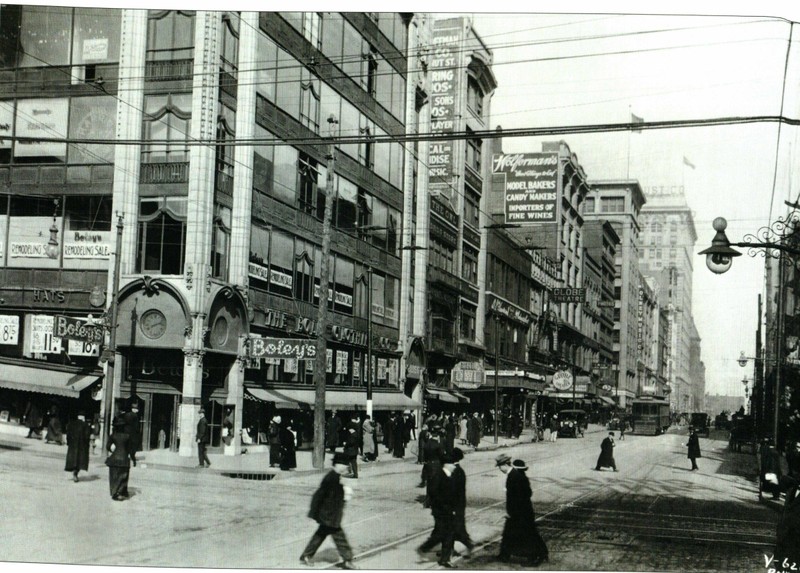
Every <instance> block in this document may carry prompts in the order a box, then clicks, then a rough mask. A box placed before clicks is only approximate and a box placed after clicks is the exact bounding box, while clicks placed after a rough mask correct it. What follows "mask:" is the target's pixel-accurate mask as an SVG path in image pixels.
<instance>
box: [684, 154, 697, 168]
mask: <svg viewBox="0 0 800 573" xmlns="http://www.w3.org/2000/svg"><path fill="white" fill-rule="evenodd" d="M683 164H684V165H688V166H689V167H691V168H692V169H694V168H695V167H694V163H692V162H691V161H689V160H688V159H686V156H685V155H684V156H683Z"/></svg>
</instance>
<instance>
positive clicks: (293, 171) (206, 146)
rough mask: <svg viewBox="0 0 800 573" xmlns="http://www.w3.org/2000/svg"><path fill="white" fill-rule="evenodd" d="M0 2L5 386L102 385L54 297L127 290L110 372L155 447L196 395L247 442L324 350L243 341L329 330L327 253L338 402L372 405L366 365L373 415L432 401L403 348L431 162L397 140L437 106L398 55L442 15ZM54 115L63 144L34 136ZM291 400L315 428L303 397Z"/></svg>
mask: <svg viewBox="0 0 800 573" xmlns="http://www.w3.org/2000/svg"><path fill="white" fill-rule="evenodd" d="M0 21H2V30H0V34H2V35H3V39H4V42H3V46H4V48H3V50H4V51H3V57H2V61H0V66H2V70H0V74H2V75H3V81H4V82H5V83H6V85H7V86H9V87H8V89H7V90H5V91H4V93H3V95H2V96H0V98H2V99H1V100H0V113H2V120H0V124H1V125H2V126H3V127H4V129H5V131H7V132H8V135H10V138H8V139H6V138H3V140H2V141H3V144H2V148H3V149H2V153H0V176H2V177H3V179H4V181H5V182H6V183H7V186H6V191H4V193H5V194H4V195H2V196H0V205H3V208H2V210H0V214H2V215H0V219H2V223H0V224H1V225H2V230H3V236H4V237H6V239H5V240H3V241H2V243H3V245H4V248H3V249H2V257H3V258H2V260H3V265H4V266H3V269H2V272H3V284H2V288H3V292H2V294H0V296H1V297H2V300H3V304H4V305H6V308H7V309H8V310H5V309H4V312H3V313H2V314H3V315H5V316H4V318H3V319H2V320H3V321H4V322H6V323H9V324H14V325H15V331H16V332H17V337H16V338H15V342H14V343H13V344H6V345H0V348H2V349H3V350H2V356H3V358H2V360H3V361H4V364H6V365H7V367H6V366H4V369H3V370H4V372H6V373H7V372H11V371H12V367H13V370H14V371H18V372H19V373H20V375H19V376H18V378H21V377H24V378H25V380H24V381H20V380H16V378H15V379H14V380H10V381H9V379H10V378H11V377H10V376H3V377H0V378H2V379H4V380H5V382H4V383H0V386H4V387H6V388H8V387H9V386H10V387H12V388H15V387H17V386H19V385H20V384H23V383H24V384H35V385H36V388H35V390H37V391H38V392H41V393H43V394H42V395H40V396H36V398H37V399H41V400H42V401H45V399H46V398H48V399H49V397H50V396H52V395H57V394H69V395H77V396H79V397H80V398H81V399H82V400H84V402H86V403H87V404H88V405H90V404H91V402H90V401H91V396H88V397H87V396H85V395H84V394H83V393H80V392H79V390H80V388H83V387H86V386H90V385H91V384H95V385H96V383H97V381H98V379H99V371H98V370H97V362H98V360H97V356H96V355H97V348H96V347H95V346H92V345H88V346H89V347H88V348H87V347H83V348H81V349H76V351H74V352H73V351H72V350H73V349H72V344H70V346H69V347H67V346H66V344H64V342H63V341H62V342H61V343H60V344H59V343H58V342H57V341H55V340H54V338H53V336H52V334H53V332H52V324H53V315H55V314H60V315H68V316H72V317H76V318H77V317H85V316H86V315H87V314H89V313H94V314H99V313H100V312H102V310H103V307H104V306H106V305H107V301H108V298H109V296H108V295H111V294H116V295H117V301H118V303H119V306H118V310H119V312H118V316H119V319H118V324H117V332H116V335H117V339H116V346H117V348H116V350H117V355H116V357H115V360H114V363H115V369H114V373H115V379H114V380H108V381H104V382H103V383H104V384H113V389H114V397H115V399H116V400H117V401H131V400H136V401H138V402H139V403H140V406H141V413H142V437H143V442H144V443H143V446H144V448H145V449H147V448H149V447H154V446H155V445H157V441H158V436H159V434H160V433H161V432H162V431H163V432H164V433H165V434H166V446H167V447H171V448H173V449H176V450H179V451H180V454H181V455H187V456H188V455H191V454H192V448H193V444H194V439H193V438H194V436H193V432H194V427H195V423H196V419H197V412H198V409H199V407H201V406H202V407H204V408H205V410H206V414H207V417H208V418H209V420H210V423H211V435H212V447H219V448H220V449H223V443H224V442H225V441H223V440H222V439H221V438H222V431H221V423H222V419H223V416H224V415H225V414H228V413H229V414H230V415H231V417H232V418H233V419H234V420H235V428H234V432H233V435H234V436H238V435H239V432H238V430H239V429H241V428H244V429H250V430H252V432H251V435H252V437H253V438H255V437H256V436H257V434H258V433H259V430H260V429H262V428H263V425H264V423H265V422H266V417H267V415H268V414H269V413H271V412H273V411H275V410H276V409H278V410H279V409H281V408H292V409H296V408H298V407H300V405H302V404H310V403H313V394H314V391H313V386H312V379H313V375H312V372H313V360H310V359H309V358H308V356H307V355H306V356H293V357H291V358H270V359H268V360H262V361H260V362H257V361H251V360H249V359H248V352H247V343H246V342H245V341H251V342H252V340H255V339H257V338H259V337H261V338H267V337H269V338H277V339H286V338H292V339H306V340H311V339H312V338H315V336H316V329H317V325H316V317H317V306H318V303H319V297H320V296H321V293H320V290H321V289H320V287H319V285H320V282H321V280H322V267H323V266H325V264H326V263H327V266H328V267H329V271H330V272H329V273H328V276H329V278H330V286H329V289H328V293H326V295H325V296H327V299H328V309H329V313H328V314H329V320H328V332H327V334H328V341H329V342H328V354H327V357H325V358H323V359H327V360H326V362H327V380H326V382H327V385H328V392H327V396H326V403H327V406H328V407H329V408H339V409H345V410H354V409H361V408H363V406H364V403H365V401H366V400H365V398H366V395H365V391H364V386H365V385H366V380H367V379H368V378H369V381H370V384H371V385H372V386H373V387H374V390H375V392H374V394H373V400H374V408H375V410H376V411H378V412H385V411H386V410H389V409H392V410H395V409H404V408H417V407H419V406H420V401H419V389H418V387H417V386H418V381H419V379H420V376H419V375H418V376H417V377H416V378H415V377H414V376H407V375H406V372H405V370H406V368H405V365H406V363H409V364H411V365H412V366H413V365H414V360H413V359H409V357H410V356H412V355H414V352H413V351H412V348H411V346H412V345H411V341H413V338H409V337H408V336H407V334H408V333H410V332H411V331H412V329H411V326H410V324H409V323H410V318H409V317H414V316H417V314H419V312H424V306H425V305H424V304H423V305H419V306H422V307H423V310H422V311H419V306H417V307H412V305H411V293H412V292H413V291H412V290H404V289H403V287H402V281H401V278H402V277H403V276H408V275H406V274H405V271H406V270H407V269H408V270H412V266H413V265H412V261H411V258H413V257H414V256H415V255H416V253H415V251H414V250H412V249H410V248H407V247H411V246H413V245H412V242H413V241H412V237H413V234H412V233H410V232H407V231H408V229H409V224H410V222H411V221H412V220H413V219H414V216H415V215H414V210H415V205H414V199H413V193H412V191H413V190H415V189H417V188H418V187H420V186H424V183H420V181H423V180H424V179H425V175H424V174H425V173H426V170H427V168H428V165H427V163H426V158H427V156H426V154H425V153H416V152H417V151H418V149H411V148H410V146H407V145H406V144H405V143H404V142H403V138H404V136H406V135H407V134H409V133H411V132H414V131H419V130H420V125H424V124H425V121H426V119H425V118H426V113H427V112H426V111H425V107H426V105H427V103H426V102H428V101H429V100H428V92H427V91H426V89H427V88H426V82H425V73H424V71H423V70H424V66H421V65H419V63H418V62H417V60H409V59H408V55H409V54H414V55H419V54H422V53H424V52H423V51H422V50H421V48H423V47H425V46H427V45H428V41H429V39H430V28H429V27H430V25H431V21H430V19H429V18H428V17H426V16H425V15H414V14H393V13H380V14H378V13H370V14H367V13H336V14H334V13H318V12H294V13H280V14H279V13H256V12H241V13H238V12H224V11H217V12H211V11H174V10H99V9H97V10H96V9H82V8H76V9H71V8H70V9H64V8H60V7H59V8H53V9H50V8H47V7H41V6H35V7H27V6H24V7H13V6H12V7H7V6H3V7H2V17H0ZM9 46H14V49H11V48H9ZM490 91H491V90H486V92H487V93H488V92H490ZM330 116H333V118H334V119H335V120H337V121H336V122H334V123H329V122H328V121H327V119H328V118H329V117H330ZM6 126H8V127H6ZM42 134H46V135H47V136H50V137H51V138H52V139H53V140H54V141H46V142H41V141H38V142H35V141H33V140H32V139H29V138H32V137H33V138H36V137H37V136H38V137H41V136H42ZM331 136H332V137H333V141H335V142H336V151H335V153H334V154H333V155H334V157H335V162H333V161H332V159H331V157H330V155H331V154H330V141H331V139H330V138H331ZM67 137H68V138H70V140H71V142H70V143H66V142H61V141H58V140H59V139H65V138H67ZM83 141H87V143H85V144H84V143H82V142H83ZM115 141H116V142H118V143H119V142H123V141H124V142H125V145H113V143H114V142H115ZM332 166H333V167H334V169H333V171H331V169H330V168H331V167H332ZM330 195H333V213H332V230H331V245H332V246H331V250H330V257H329V259H328V261H323V260H322V258H323V255H322V253H323V249H322V241H323V228H324V225H323V218H324V214H325V203H326V198H327V197H328V196H330ZM31 196H33V197H34V199H33V200H32V199H31ZM23 197H24V199H23ZM54 199H56V200H57V205H56V208H55V212H54V209H53V208H54V201H53V200H54ZM417 207H418V205H417ZM462 207H463V205H461V204H458V205H456V206H454V208H458V209H461V208H462ZM117 214H118V215H119V216H121V222H122V232H121V241H120V248H119V250H118V251H117V252H116V253H114V251H116V249H115V248H114V246H113V244H112V243H113V224H114V223H115V222H116V221H117V216H116V215H117ZM425 215H426V217H427V213H425ZM51 224H52V225H54V227H55V231H54V232H53V233H54V236H55V243H56V248H55V249H52V248H51V249H47V248H46V247H45V245H44V243H45V242H46V241H47V237H48V227H50V225H51ZM416 224H417V228H426V229H427V225H426V224H425V223H422V222H421V221H420V220H419V219H418V220H417V222H416ZM476 234H477V233H476ZM459 240H460V239H459ZM478 246H479V245H478ZM53 250H55V254H54V257H53V258H48V257H47V256H46V254H47V253H48V252H49V251H53ZM114 254H116V256H117V257H118V259H119V264H120V269H121V273H120V275H121V276H120V280H119V289H118V290H116V289H115V288H114V286H115V285H114V281H113V280H112V276H111V273H107V268H108V266H109V262H110V257H111V256H112V255H114ZM414 262H416V263H418V262H419V261H414ZM425 266H426V265H425V264H423V265H422V267H423V268H425ZM418 267H419V265H418ZM453 274H457V273H456V272H454V273H453ZM459 285H460V283H459ZM475 287H476V289H477V285H475ZM459 288H461V287H460V286H459ZM115 291H116V292H115ZM470 292H471V293H472V294H473V295H474V296H471V298H470V300H471V301H472V302H473V303H474V304H477V302H478V301H477V294H475V290H473V291H470ZM401 294H402V296H401ZM467 298H469V297H467ZM415 300H420V299H418V298H417V299H415ZM448 300H449V299H448ZM368 302H369V303H371V304H368ZM6 317H8V318H6ZM401 322H402V323H403V324H401ZM48 324H49V325H50V327H49V330H48ZM62 349H63V350H66V351H67V352H66V353H65V352H62ZM420 353H421V352H420V351H419V350H417V351H416V354H420ZM80 354H89V355H90V356H85V357H84V356H79V355H80ZM92 355H94V356H92ZM368 357H371V364H369V365H368ZM51 373H57V374H54V375H51ZM415 373H417V374H419V370H416V371H415ZM15 380H16V381H15ZM42 380H47V382H37V381H42ZM25 389H32V386H26V388H25ZM86 391H87V392H90V393H91V388H87V390H86ZM411 396H414V397H415V398H416V399H412V398H411ZM245 397H247V398H250V399H248V400H245ZM4 399H5V394H4ZM10 400H11V401H15V402H21V401H20V398H19V397H18V396H17V397H14V396H12V397H11V398H10ZM17 408H19V406H18V407H17ZM294 416H295V417H296V420H295V421H296V424H297V425H300V426H301V427H300V428H299V429H300V433H301V439H302V440H303V441H307V440H308V439H309V435H310V432H311V424H310V416H306V415H304V414H302V413H300V412H298V411H296V412H295V413H294ZM239 447H240V442H239V440H238V439H233V440H230V444H226V445H225V447H224V449H225V451H226V453H231V454H233V453H237V452H238V451H239Z"/></svg>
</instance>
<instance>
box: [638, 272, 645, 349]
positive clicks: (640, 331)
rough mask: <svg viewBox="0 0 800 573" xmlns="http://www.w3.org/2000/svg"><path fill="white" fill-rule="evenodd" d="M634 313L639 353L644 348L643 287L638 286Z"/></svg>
mask: <svg viewBox="0 0 800 573" xmlns="http://www.w3.org/2000/svg"><path fill="white" fill-rule="evenodd" d="M636 310H637V313H636V315H637V316H636V349H637V350H638V351H639V354H641V353H642V350H644V289H643V288H642V287H639V301H638V307H637V309H636Z"/></svg>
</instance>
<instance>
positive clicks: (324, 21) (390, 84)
mask: <svg viewBox="0 0 800 573" xmlns="http://www.w3.org/2000/svg"><path fill="white" fill-rule="evenodd" d="M281 16H283V18H284V19H286V21H287V22H289V23H290V24H291V25H292V26H294V28H295V29H297V31H298V32H300V33H301V34H302V35H303V36H304V37H305V38H306V40H308V41H309V42H310V43H311V45H312V46H314V47H315V48H317V49H318V50H320V51H322V53H323V54H325V56H326V57H327V58H328V59H329V60H331V62H333V63H334V64H335V65H337V66H338V67H339V68H340V69H341V70H342V72H344V73H345V74H346V75H347V76H348V77H349V78H350V79H352V80H353V81H354V82H356V83H357V84H358V85H359V86H360V87H361V88H362V89H363V90H364V91H366V92H367V93H368V94H369V95H371V96H372V97H374V98H375V99H376V100H377V101H378V103H379V104H381V105H382V106H383V107H384V108H385V109H386V110H388V111H389V112H391V113H392V115H394V116H395V117H396V118H399V119H402V118H403V116H404V110H405V93H406V88H405V86H406V82H405V79H404V78H403V77H402V76H401V75H400V74H399V73H397V71H396V70H395V69H394V68H393V67H392V66H391V64H390V62H389V61H387V60H386V59H385V58H384V57H383V56H382V55H381V54H380V53H379V52H378V50H377V49H376V48H375V47H374V46H371V45H370V44H369V42H367V41H366V39H364V37H363V36H362V35H361V33H360V32H359V31H358V30H357V29H356V28H355V27H354V26H353V25H352V24H350V22H348V21H346V20H345V19H344V18H343V17H342V15H341V14H339V13H318V12H285V13H282V14H281ZM381 16H382V18H381V19H380V20H379V27H380V28H381V30H382V31H383V32H384V33H386V32H390V33H391V36H389V38H390V40H392V41H393V43H395V41H396V40H400V42H401V43H400V44H399V45H398V44H396V45H398V47H400V48H401V51H402V52H404V51H405V43H406V41H405V33H404V31H405V29H406V28H405V25H404V24H403V23H402V19H401V18H400V16H399V15H398V14H381ZM381 21H383V22H384V25H383V26H382V25H381V23H380V22H381ZM324 117H327V115H326V116H324Z"/></svg>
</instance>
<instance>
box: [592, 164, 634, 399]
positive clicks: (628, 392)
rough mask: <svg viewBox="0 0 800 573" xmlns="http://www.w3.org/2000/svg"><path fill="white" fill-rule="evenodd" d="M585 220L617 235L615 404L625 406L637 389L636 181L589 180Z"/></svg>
mask: <svg viewBox="0 0 800 573" xmlns="http://www.w3.org/2000/svg"><path fill="white" fill-rule="evenodd" d="M589 187H590V192H589V195H588V197H587V199H586V202H585V204H584V205H583V216H584V218H585V219H586V220H587V221H593V220H601V221H608V222H609V223H611V225H612V226H613V227H614V229H615V231H616V232H617V235H618V236H619V238H620V244H619V247H618V249H617V252H616V261H615V300H616V301H617V302H616V307H615V309H614V355H615V359H614V363H615V364H616V365H617V367H618V369H619V370H618V372H617V387H616V389H615V392H616V393H617V396H616V398H617V404H618V406H619V407H620V408H623V409H626V408H627V406H628V402H629V401H630V400H631V399H633V398H635V397H636V395H637V389H638V377H637V370H638V348H637V346H638V334H639V333H638V322H637V316H638V300H639V279H640V273H639V260H638V249H639V240H640V238H639V235H640V226H639V214H640V212H641V209H642V206H643V205H644V203H645V198H644V195H643V194H642V190H641V187H640V186H639V182H638V181H635V180H620V181H589Z"/></svg>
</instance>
